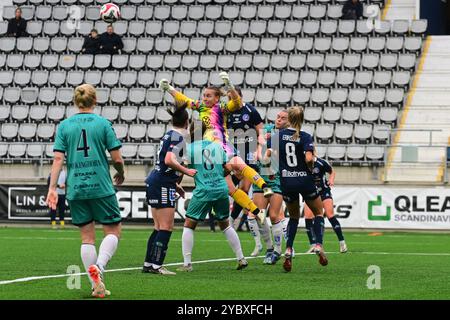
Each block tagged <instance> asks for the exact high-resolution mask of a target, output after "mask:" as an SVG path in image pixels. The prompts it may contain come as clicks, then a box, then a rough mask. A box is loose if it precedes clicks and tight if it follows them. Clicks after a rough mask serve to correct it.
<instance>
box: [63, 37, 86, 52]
mask: <svg viewBox="0 0 450 320" xmlns="http://www.w3.org/2000/svg"><path fill="white" fill-rule="evenodd" d="M83 41H84V40H83V39H82V38H70V39H69V42H68V43H67V50H69V52H71V53H80V52H81V49H82V47H83Z"/></svg>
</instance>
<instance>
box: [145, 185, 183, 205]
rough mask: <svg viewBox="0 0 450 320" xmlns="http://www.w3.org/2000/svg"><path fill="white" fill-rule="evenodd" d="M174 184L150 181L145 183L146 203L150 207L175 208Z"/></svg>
mask: <svg viewBox="0 0 450 320" xmlns="http://www.w3.org/2000/svg"><path fill="white" fill-rule="evenodd" d="M176 192H177V191H176V185H175V184H166V185H161V184H158V183H150V184H147V185H146V198H147V204H148V205H149V206H151V207H152V208H175V204H176Z"/></svg>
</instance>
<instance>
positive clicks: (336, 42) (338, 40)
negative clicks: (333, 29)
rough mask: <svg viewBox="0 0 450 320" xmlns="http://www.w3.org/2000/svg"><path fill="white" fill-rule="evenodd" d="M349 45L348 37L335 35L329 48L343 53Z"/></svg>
mask: <svg viewBox="0 0 450 320" xmlns="http://www.w3.org/2000/svg"><path fill="white" fill-rule="evenodd" d="M349 47H350V38H347V37H335V38H333V40H332V42H331V48H332V49H333V51H335V52H339V53H344V52H347V51H348V49H349Z"/></svg>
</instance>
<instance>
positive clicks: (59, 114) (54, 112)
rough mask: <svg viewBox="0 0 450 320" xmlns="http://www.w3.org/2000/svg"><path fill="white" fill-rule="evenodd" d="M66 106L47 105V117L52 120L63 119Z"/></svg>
mask: <svg viewBox="0 0 450 320" xmlns="http://www.w3.org/2000/svg"><path fill="white" fill-rule="evenodd" d="M65 113H66V108H65V107H64V106H56V105H52V106H49V107H48V113H47V117H48V119H49V120H51V121H52V122H59V121H62V120H63V119H64V115H65Z"/></svg>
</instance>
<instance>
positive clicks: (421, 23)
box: [411, 19, 428, 35]
mask: <svg viewBox="0 0 450 320" xmlns="http://www.w3.org/2000/svg"><path fill="white" fill-rule="evenodd" d="M427 27H428V22H427V20H425V19H423V20H413V21H412V22H411V33H412V34H415V35H423V34H424V33H425V32H426V31H427Z"/></svg>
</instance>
